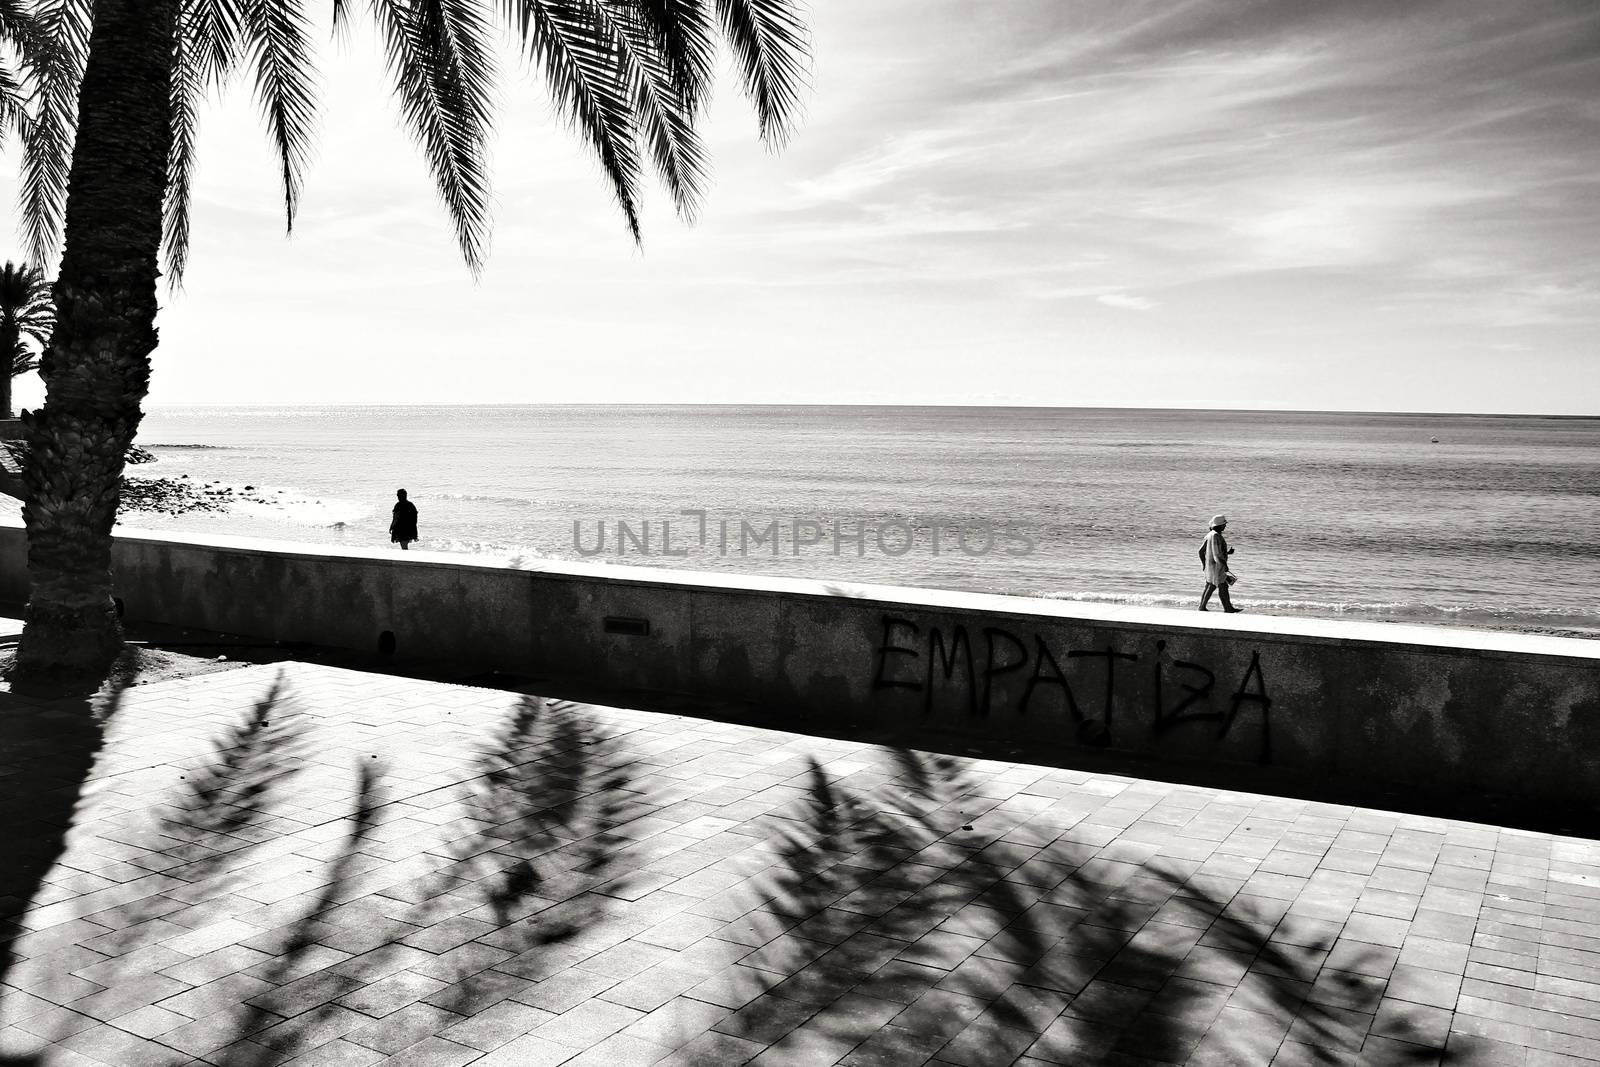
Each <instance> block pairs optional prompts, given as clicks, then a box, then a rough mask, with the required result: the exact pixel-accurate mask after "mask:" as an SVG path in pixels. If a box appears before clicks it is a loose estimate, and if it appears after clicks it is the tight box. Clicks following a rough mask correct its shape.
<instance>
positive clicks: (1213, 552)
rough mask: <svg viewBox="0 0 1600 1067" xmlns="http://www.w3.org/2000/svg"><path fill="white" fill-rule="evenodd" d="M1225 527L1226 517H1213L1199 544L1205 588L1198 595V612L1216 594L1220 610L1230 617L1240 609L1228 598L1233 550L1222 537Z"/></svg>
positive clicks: (1231, 579) (1203, 608) (1231, 580)
mask: <svg viewBox="0 0 1600 1067" xmlns="http://www.w3.org/2000/svg"><path fill="white" fill-rule="evenodd" d="M1227 526H1228V516H1226V515H1213V516H1212V517H1211V529H1210V530H1207V531H1206V539H1205V540H1204V541H1201V542H1200V565H1201V566H1202V567H1204V568H1205V569H1206V588H1205V591H1204V592H1203V593H1201V594H1200V610H1201V611H1205V610H1206V605H1207V604H1209V603H1211V594H1212V593H1216V594H1217V596H1218V597H1219V598H1221V600H1222V610H1223V611H1225V612H1227V613H1228V614H1230V615H1231V614H1234V613H1236V612H1238V611H1240V610H1242V609H1240V608H1236V607H1234V606H1233V600H1232V598H1230V597H1229V596H1228V586H1229V585H1231V584H1232V583H1233V575H1231V574H1229V573H1228V557H1229V556H1231V555H1233V549H1231V548H1229V547H1228V542H1227V541H1226V540H1224V538H1223V536H1222V531H1223V530H1225V529H1227Z"/></svg>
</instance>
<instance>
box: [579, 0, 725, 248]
mask: <svg viewBox="0 0 1600 1067" xmlns="http://www.w3.org/2000/svg"><path fill="white" fill-rule="evenodd" d="M594 9H595V10H594V14H595V18H596V24H597V26H598V27H599V28H600V29H601V30H602V31H603V32H604V33H606V34H608V35H609V36H611V37H612V38H613V40H614V41H615V44H616V48H617V58H618V61H619V62H620V63H621V65H622V68H623V70H624V76H625V77H626V79H627V83H628V93H629V103H630V105H631V107H632V111H633V119H634V124H635V127H636V131H637V132H636V135H637V134H639V133H642V135H643V137H644V140H645V143H646V144H647V145H648V146H649V148H650V152H651V156H652V158H653V159H654V160H655V164H656V169H657V170H658V171H659V172H660V174H661V179H662V181H663V183H664V184H665V185H666V186H667V190H668V191H669V192H670V193H671V194H672V198H673V202H674V204H675V205H676V207H677V209H678V213H679V214H680V215H682V216H683V217H685V218H688V219H693V218H694V216H695V215H696V214H697V213H698V212H699V208H700V197H701V196H702V195H703V193H704V190H705V182H706V159H705V149H704V147H703V146H702V145H701V143H700V137H699V134H698V133H697V132H696V131H695V128H694V109H695V105H694V104H693V103H692V102H691V101H690V100H689V99H686V98H685V97H684V95H683V93H682V91H681V90H682V87H683V84H684V82H685V79H684V78H682V77H680V75H681V73H682V72H681V71H680V70H679V67H680V65H681V64H679V63H678V62H676V61H675V60H674V59H673V58H672V57H669V56H668V55H667V54H666V53H665V52H664V51H663V49H662V45H661V38H660V35H659V33H658V32H657V29H658V28H657V27H654V26H652V25H650V24H649V23H647V22H646V21H645V20H644V18H643V17H642V16H641V14H640V11H639V9H638V8H636V7H634V6H633V5H632V3H631V2H627V3H621V4H617V5H615V7H614V8H613V7H612V6H610V5H607V4H605V3H597V4H595V5H594ZM692 92H693V90H691V94H692Z"/></svg>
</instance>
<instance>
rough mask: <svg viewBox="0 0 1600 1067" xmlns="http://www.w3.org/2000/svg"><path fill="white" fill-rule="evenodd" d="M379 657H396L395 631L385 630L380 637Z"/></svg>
mask: <svg viewBox="0 0 1600 1067" xmlns="http://www.w3.org/2000/svg"><path fill="white" fill-rule="evenodd" d="M378 655H380V656H383V657H385V658H387V657H389V656H392V655H394V631H393V630H385V631H383V633H381V634H379V635H378Z"/></svg>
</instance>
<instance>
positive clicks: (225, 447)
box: [143, 444, 239, 452]
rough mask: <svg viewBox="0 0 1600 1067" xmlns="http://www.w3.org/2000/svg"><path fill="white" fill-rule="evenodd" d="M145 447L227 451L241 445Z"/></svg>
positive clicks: (150, 446) (151, 446) (163, 445)
mask: <svg viewBox="0 0 1600 1067" xmlns="http://www.w3.org/2000/svg"><path fill="white" fill-rule="evenodd" d="M143 447H145V448H171V449H185V450H195V449H205V450H207V451H218V452H226V451H232V450H234V449H237V448H238V447H239V446H238V445H168V444H154V445H144V446H143Z"/></svg>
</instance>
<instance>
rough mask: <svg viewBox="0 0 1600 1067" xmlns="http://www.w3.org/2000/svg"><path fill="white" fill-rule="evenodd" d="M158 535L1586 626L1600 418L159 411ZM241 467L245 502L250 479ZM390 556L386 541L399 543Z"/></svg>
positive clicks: (527, 562) (147, 425)
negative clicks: (400, 504) (171, 500)
mask: <svg viewBox="0 0 1600 1067" xmlns="http://www.w3.org/2000/svg"><path fill="white" fill-rule="evenodd" d="M137 443H138V444H140V445H141V446H143V447H144V448H146V449H148V450H149V451H150V452H151V453H153V454H154V455H155V456H156V462H155V463H151V464H145V465H142V466H139V467H130V468H129V473H130V474H131V475H133V476H136V477H137V476H144V477H155V476H164V477H168V478H179V479H186V480H188V481H189V482H190V483H191V484H196V485H200V486H208V485H209V486H210V487H211V488H213V489H222V488H232V489H234V490H235V491H236V494H241V495H253V496H255V497H259V498H262V499H261V500H260V501H258V502H248V503H241V504H237V505H235V506H233V507H232V508H230V509H229V510H228V511H226V512H220V513H191V514H186V515H175V516H169V515H152V514H144V513H140V514H136V515H129V516H127V517H126V518H125V519H124V520H123V521H124V523H125V524H126V525H129V526H137V527H140V528H145V529H174V530H185V531H196V532H221V533H228V534H242V535H250V536H258V537H269V538H275V539H280V540H291V541H302V542H307V543H318V544H338V545H352V546H363V547H368V548H388V547H389V540H388V523H389V517H390V509H391V507H392V506H393V504H394V499H395V490H396V489H397V488H404V489H406V490H407V491H408V493H409V496H410V499H411V500H412V501H413V502H414V503H415V504H416V505H417V509H418V511H419V513H420V522H419V527H420V536H421V540H420V542H419V543H417V544H414V545H413V546H412V548H413V549H425V550H429V551H442V552H451V553H459V554H460V555H462V556H464V557H476V558H483V559H490V560H494V561H496V562H500V563H507V564H510V565H513V566H536V565H538V562H539V561H541V560H587V561H590V562H607V563H620V564H627V565H633V566H646V567H660V566H666V567H673V568H677V569H687V570H704V571H721V572H737V573H741V574H758V575H767V576H792V577H801V578H814V579H822V580H825V581H827V580H835V581H841V582H870V583H880V584H889V585H906V586H926V587H935V588H944V589H961V590H974V591H982V592H995V593H1015V594H1022V595H1026V596H1035V597H1052V598H1057V599H1062V600H1076V601H1091V602H1095V603H1110V604H1140V605H1155V606H1162V607H1180V608H1182V607H1191V608H1192V607H1194V606H1196V604H1197V602H1198V599H1199V594H1200V590H1201V586H1202V584H1203V578H1202V572H1201V568H1200V563H1199V558H1198V548H1199V544H1200V540H1201V538H1202V537H1203V536H1204V534H1205V532H1206V528H1207V525H1208V523H1209V520H1210V518H1211V516H1212V515H1213V514H1216V513H1219V512H1220V513H1224V514H1226V515H1227V517H1228V520H1229V524H1228V533H1227V535H1228V540H1229V543H1230V544H1231V545H1232V546H1233V547H1234V549H1235V554H1234V556H1233V564H1232V565H1233V571H1234V573H1235V574H1236V575H1237V576H1238V583H1237V584H1236V585H1235V586H1234V587H1233V594H1234V598H1235V601H1236V603H1237V604H1238V605H1240V606H1242V607H1244V608H1245V609H1246V610H1247V611H1250V612H1257V613H1264V614H1273V615H1299V616H1315V617H1328V618H1355V619H1364V620H1384V621H1393V622H1420V623H1429V624H1442V625H1448V626H1466V627H1480V628H1497V629H1513V630H1523V631H1531V632H1544V633H1563V634H1572V635H1576V636H1584V637H1596V636H1600V600H1597V596H1600V418H1570V417H1543V416H1528V415H1430V414H1416V415H1407V414H1350V413H1326V412H1278V411H1270V412H1269V411H1177V410H1129V409H1074V408H1001V407H866V406H850V407H782V406H756V407H743V406H704V407H700V406H503V407H496V406H490V407H454V406H407V407H345V406H306V407H192V408H179V407H157V408H154V409H152V410H151V411H150V412H149V413H148V414H147V415H146V417H145V419H144V422H143V424H142V426H141V428H140V431H139V434H138V438H137ZM246 486H249V487H250V492H249V493H248V494H245V493H244V488H245V487H246ZM395 550H396V551H398V548H397V547H396V548H395Z"/></svg>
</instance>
